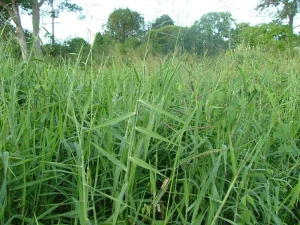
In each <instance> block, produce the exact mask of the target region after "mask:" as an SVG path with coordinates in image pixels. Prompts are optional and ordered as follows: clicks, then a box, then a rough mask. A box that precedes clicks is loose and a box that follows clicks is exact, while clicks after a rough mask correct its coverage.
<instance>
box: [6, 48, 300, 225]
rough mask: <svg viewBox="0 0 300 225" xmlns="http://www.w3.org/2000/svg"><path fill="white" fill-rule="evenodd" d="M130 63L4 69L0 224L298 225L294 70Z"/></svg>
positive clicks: (266, 64)
mask: <svg viewBox="0 0 300 225" xmlns="http://www.w3.org/2000/svg"><path fill="white" fill-rule="evenodd" d="M78 61H79V60H78ZM78 61H77V62H78ZM126 62H127V63H124V60H123V59H121V58H118V57H115V58H111V59H107V61H102V62H99V64H98V65H95V64H96V63H97V62H92V65H91V66H89V63H87V64H85V68H83V67H82V66H81V65H79V64H78V63H75V64H73V63H71V61H70V62H68V61H64V62H56V63H55V64H54V63H47V62H40V61H32V62H28V63H17V62H16V61H15V60H14V59H13V58H10V57H8V58H4V57H2V58H1V57H0V68H1V74H0V82H1V84H0V113H1V120H0V172H1V179H0V187H1V189H0V224H288V225H291V224H299V223H300V210H299V209H300V205H299V204H300V203H299V198H300V176H299V174H300V150H299V148H300V140H299V139H300V104H299V103H300V91H299V87H300V67H299V63H300V61H299V59H298V58H292V57H289V56H286V55H276V54H274V53H273V54H272V53H264V52H263V51H262V50H260V49H256V50H253V49H248V48H245V47H241V48H238V49H236V51H235V52H228V53H226V54H224V55H222V56H219V57H215V58H204V59H197V58H195V57H192V56H186V55H184V56H177V57H170V58H167V59H164V60H159V59H158V58H149V59H146V60H145V61H142V60H137V59H135V60H131V61H130V62H128V60H127V61H126Z"/></svg>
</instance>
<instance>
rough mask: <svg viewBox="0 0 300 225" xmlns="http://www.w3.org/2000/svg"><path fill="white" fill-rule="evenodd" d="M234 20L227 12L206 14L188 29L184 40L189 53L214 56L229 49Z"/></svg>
mask: <svg viewBox="0 0 300 225" xmlns="http://www.w3.org/2000/svg"><path fill="white" fill-rule="evenodd" d="M233 28H234V20H233V18H232V16H231V14H230V13H228V12H211V13H207V14H205V15H204V16H202V17H201V18H200V20H198V21H195V23H194V24H193V26H192V27H190V28H189V30H188V32H187V35H186V38H185V40H184V44H185V48H186V49H187V50H188V51H189V52H196V53H198V54H204V53H208V54H211V55H214V54H216V53H219V52H221V51H224V50H225V49H227V48H228V47H229V43H230V38H231V36H230V35H231V33H232V31H233Z"/></svg>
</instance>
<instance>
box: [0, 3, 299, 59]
mask: <svg viewBox="0 0 300 225" xmlns="http://www.w3.org/2000/svg"><path fill="white" fill-rule="evenodd" d="M1 2H2V1H0V9H1V16H0V30H1V33H0V34H1V43H2V46H3V47H5V52H10V53H14V54H15V55H16V56H21V54H20V52H22V56H23V58H28V56H25V57H24V54H25V53H24V54H23V51H20V50H24V48H25V47H24V46H23V47H22V44H19V45H18V41H19V43H20V40H18V39H17V38H16V37H19V36H20V34H19V33H18V30H20V29H16V28H18V26H12V25H11V24H12V23H11V21H14V19H12V15H10V14H9V13H8V12H9V10H7V6H9V7H11V8H12V9H13V4H12V3H11V4H10V3H9V2H10V1H7V2H8V3H7V5H6V6H2V5H3V4H1ZM24 2H27V4H25V3H21V2H20V4H19V7H21V8H22V9H23V11H24V10H25V11H26V10H27V11H26V12H28V13H30V12H33V6H32V9H31V8H30V3H28V2H31V1H24ZM33 2H34V1H33ZM44 2H46V3H48V6H49V7H50V8H49V16H50V17H51V18H52V20H53V21H52V22H53V26H52V34H48V35H47V36H48V38H49V43H48V44H42V45H41V50H42V52H41V51H40V50H39V47H38V42H40V39H38V38H37V34H33V33H32V32H30V31H27V30H24V36H25V39H26V43H27V46H32V48H31V52H32V53H33V54H32V55H34V56H35V58H42V57H43V56H44V55H46V56H70V57H73V55H74V54H72V53H76V54H77V53H79V52H81V53H82V56H83V58H85V57H84V56H87V55H88V54H90V49H91V47H92V49H93V55H94V57H96V58H97V57H100V58H102V57H103V56H109V55H111V54H112V53H114V52H117V53H118V54H119V53H121V54H126V53H132V52H133V51H134V52H135V53H136V54H138V55H139V54H141V55H145V53H147V54H148V53H149V54H152V55H167V54H169V53H172V52H174V51H175V52H177V53H192V54H197V55H201V56H203V55H208V56H209V55H217V54H219V53H222V52H225V51H226V50H228V49H235V48H236V46H238V45H239V44H247V45H249V46H251V47H258V46H259V47H262V46H263V47H264V48H266V49H268V50H275V51H290V50H293V49H294V48H295V47H297V45H298V42H299V36H298V35H297V34H295V32H294V30H293V29H294V17H295V16H296V15H297V13H298V10H299V3H298V1H296V0H294V1H289V3H285V1H284V0H280V1H272V2H277V3H276V4H275V3H274V4H271V3H270V2H269V1H261V3H260V4H259V5H258V6H257V10H258V11H264V10H270V9H272V7H273V8H276V9H277V14H276V13H275V14H274V13H273V14H272V17H273V22H271V23H268V24H258V25H254V26H252V25H250V24H249V23H237V22H236V20H235V19H234V18H233V17H232V15H231V14H230V13H229V12H210V13H207V14H205V15H203V16H202V17H201V18H200V19H199V20H197V21H195V22H194V23H193V25H192V26H190V27H183V26H179V25H176V24H175V22H174V21H173V20H172V18H171V17H170V16H169V15H167V14H165V15H162V16H160V17H158V18H157V19H156V20H155V21H154V22H146V21H145V20H144V17H143V16H142V15H141V14H140V13H139V12H136V11H132V10H130V9H128V8H125V9H124V8H118V9H115V10H114V11H113V12H112V13H111V14H110V15H109V18H108V20H107V22H106V24H105V25H104V27H103V28H104V29H103V31H102V32H98V33H97V34H96V35H95V38H94V41H93V43H88V42H87V41H86V40H85V39H83V38H81V37H75V38H71V39H67V40H63V41H57V40H56V39H55V35H54V30H55V28H54V19H55V18H57V17H58V13H59V12H60V11H62V10H65V9H67V10H68V11H73V12H81V11H82V8H81V7H79V6H77V5H75V4H71V3H70V2H69V1H67V0H66V1H60V4H61V5H62V6H59V7H58V9H57V10H56V11H54V9H53V7H54V6H53V4H54V1H53V0H52V1H44ZM292 3H293V4H292ZM287 4H290V5H287ZM1 6H2V7H1ZM279 9H281V10H279ZM31 10H32V11H31ZM33 20H34V18H33ZM285 24H287V25H285ZM15 27H16V28H15ZM99 27H100V25H99ZM35 33H36V32H35ZM37 39H38V40H37ZM28 48H29V47H28ZM28 51H29V50H28ZM26 54H27V55H28V54H29V53H26ZM26 54H25V55H26Z"/></svg>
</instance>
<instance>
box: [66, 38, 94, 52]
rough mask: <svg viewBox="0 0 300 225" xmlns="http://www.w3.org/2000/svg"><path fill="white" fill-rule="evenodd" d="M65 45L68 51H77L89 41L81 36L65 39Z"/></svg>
mask: <svg viewBox="0 0 300 225" xmlns="http://www.w3.org/2000/svg"><path fill="white" fill-rule="evenodd" d="M65 46H67V47H68V52H70V53H78V52H79V51H80V49H81V48H84V47H88V46H89V43H88V42H87V41H86V40H84V39H83V38H79V37H77V38H72V39H70V40H66V41H65Z"/></svg>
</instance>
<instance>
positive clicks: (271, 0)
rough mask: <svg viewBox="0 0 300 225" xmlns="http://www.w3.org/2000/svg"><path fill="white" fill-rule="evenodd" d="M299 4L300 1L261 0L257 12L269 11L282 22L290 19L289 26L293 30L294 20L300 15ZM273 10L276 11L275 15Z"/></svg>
mask: <svg viewBox="0 0 300 225" xmlns="http://www.w3.org/2000/svg"><path fill="white" fill-rule="evenodd" d="M299 4H300V1H299V0H260V3H259V4H258V5H257V7H256V10H258V11H260V12H263V11H269V13H270V14H271V15H273V16H274V18H275V20H277V21H280V22H282V21H283V20H285V19H288V24H289V26H290V28H292V29H293V26H294V18H295V16H296V15H297V14H298V13H299ZM273 9H275V13H274V11H272V10H273ZM272 12H273V13H272Z"/></svg>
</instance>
